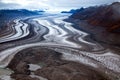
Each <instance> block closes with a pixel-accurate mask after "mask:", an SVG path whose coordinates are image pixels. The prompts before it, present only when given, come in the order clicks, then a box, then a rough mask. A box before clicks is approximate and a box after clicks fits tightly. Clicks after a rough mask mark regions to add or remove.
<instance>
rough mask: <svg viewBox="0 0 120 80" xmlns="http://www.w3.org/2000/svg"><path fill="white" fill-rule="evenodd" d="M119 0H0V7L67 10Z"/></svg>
mask: <svg viewBox="0 0 120 80" xmlns="http://www.w3.org/2000/svg"><path fill="white" fill-rule="evenodd" d="M118 1H120V0H74V1H70V0H64V1H62V0H55V1H53V0H0V9H29V10H37V9H40V10H46V11H67V10H70V9H77V8H80V7H89V6H96V5H102V4H111V3H112V2H118Z"/></svg>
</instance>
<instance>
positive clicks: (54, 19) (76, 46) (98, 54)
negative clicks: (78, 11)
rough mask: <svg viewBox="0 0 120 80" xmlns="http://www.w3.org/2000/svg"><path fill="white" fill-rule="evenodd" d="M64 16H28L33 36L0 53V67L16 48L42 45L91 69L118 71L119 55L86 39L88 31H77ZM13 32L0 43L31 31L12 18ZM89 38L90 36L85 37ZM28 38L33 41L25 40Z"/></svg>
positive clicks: (18, 49) (25, 25) (119, 70)
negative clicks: (31, 17) (24, 42)
mask: <svg viewBox="0 0 120 80" xmlns="http://www.w3.org/2000/svg"><path fill="white" fill-rule="evenodd" d="M67 17H68V16H67V15H54V16H47V17H37V18H33V19H29V20H28V23H31V24H32V25H33V26H31V27H33V30H34V35H33V36H31V37H30V38H28V39H25V41H26V44H22V45H19V46H16V47H11V48H7V49H5V50H2V51H1V52H0V67H5V66H7V65H8V63H9V62H10V61H11V59H12V58H13V56H14V55H15V54H16V53H18V52H19V51H21V50H23V49H26V48H29V47H35V46H43V47H48V48H50V49H53V50H55V51H58V52H61V53H63V57H62V58H63V59H65V60H71V61H77V62H80V63H83V64H86V65H89V66H92V67H94V68H101V69H108V70H111V71H114V72H118V73H120V56H119V55H117V54H115V53H114V52H113V51H111V50H110V49H105V48H104V47H102V46H101V45H100V44H99V43H97V42H95V41H92V40H91V42H89V41H86V40H87V36H89V34H88V33H85V32H83V31H80V30H77V29H75V28H74V27H73V24H72V23H69V22H65V21H64V19H65V18H67ZM14 22H15V23H16V25H14V26H12V29H13V33H11V34H10V35H6V36H4V37H1V38H0V43H3V42H8V41H12V40H16V39H20V38H23V37H26V36H28V35H29V34H30V32H31V30H29V26H28V25H29V24H28V23H25V22H24V21H20V20H15V21H14ZM88 38H89V37H88ZM27 40H29V41H33V43H27Z"/></svg>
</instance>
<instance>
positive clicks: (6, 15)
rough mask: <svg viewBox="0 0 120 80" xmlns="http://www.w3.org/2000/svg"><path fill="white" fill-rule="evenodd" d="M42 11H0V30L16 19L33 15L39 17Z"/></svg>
mask: <svg viewBox="0 0 120 80" xmlns="http://www.w3.org/2000/svg"><path fill="white" fill-rule="evenodd" d="M43 12H44V11H42V10H35V11H30V10H26V9H15V10H9V9H8V10H0V29H1V28H4V26H6V24H7V23H8V22H9V21H12V20H14V19H16V18H24V17H29V16H34V15H40V14H42V13H43Z"/></svg>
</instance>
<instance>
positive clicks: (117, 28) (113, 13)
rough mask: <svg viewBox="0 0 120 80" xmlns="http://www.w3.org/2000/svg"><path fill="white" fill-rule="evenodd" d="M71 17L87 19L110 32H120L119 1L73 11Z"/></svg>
mask: <svg viewBox="0 0 120 80" xmlns="http://www.w3.org/2000/svg"><path fill="white" fill-rule="evenodd" d="M71 17H72V18H75V19H81V20H87V21H88V22H89V23H90V24H92V25H94V26H104V27H106V29H107V31H110V32H120V2H115V3H113V4H111V5H103V6H99V7H98V6H96V7H89V8H86V9H83V10H82V11H81V10H80V11H79V12H77V13H74V14H73V15H72V16H71Z"/></svg>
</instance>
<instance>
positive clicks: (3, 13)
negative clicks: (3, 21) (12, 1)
mask: <svg viewBox="0 0 120 80" xmlns="http://www.w3.org/2000/svg"><path fill="white" fill-rule="evenodd" d="M40 12H44V11H30V10H26V9H16V10H0V18H3V17H18V16H21V17H22V16H31V15H39V13H40Z"/></svg>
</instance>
